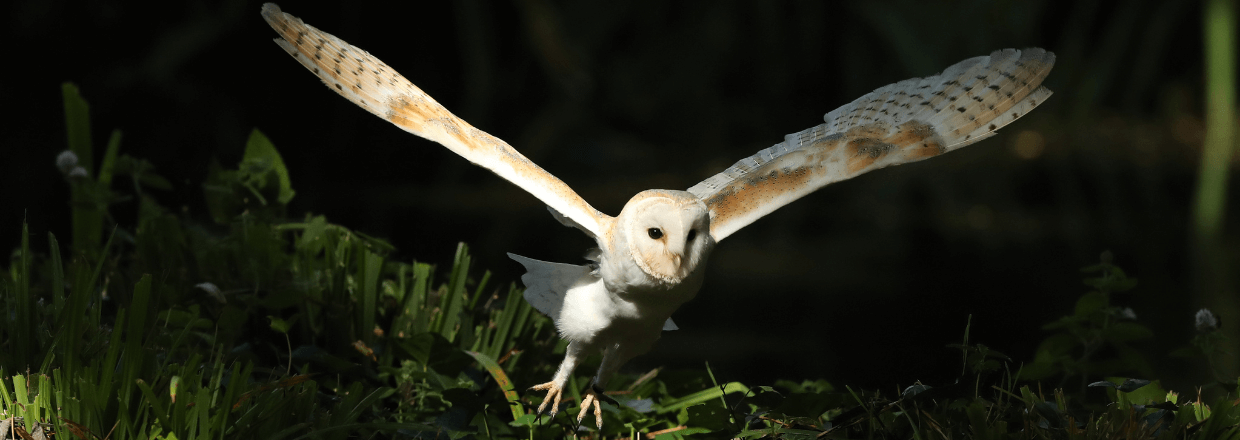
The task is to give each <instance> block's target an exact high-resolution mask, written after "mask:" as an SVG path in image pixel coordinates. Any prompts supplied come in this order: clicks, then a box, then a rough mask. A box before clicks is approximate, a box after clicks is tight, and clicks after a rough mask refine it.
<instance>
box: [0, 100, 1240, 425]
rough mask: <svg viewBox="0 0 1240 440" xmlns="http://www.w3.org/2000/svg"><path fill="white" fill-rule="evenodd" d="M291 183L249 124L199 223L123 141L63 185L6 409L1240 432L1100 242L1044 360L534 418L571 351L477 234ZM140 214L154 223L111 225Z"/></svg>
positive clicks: (664, 385)
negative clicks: (443, 248)
mask: <svg viewBox="0 0 1240 440" xmlns="http://www.w3.org/2000/svg"><path fill="white" fill-rule="evenodd" d="M64 91H65V103H66V116H67V117H68V118H69V121H68V125H69V126H70V130H69V132H70V146H71V149H72V150H73V151H75V152H76V153H78V156H79V158H82V157H85V158H89V157H90V151H89V146H90V142H89V139H86V138H84V137H83V135H82V134H81V133H83V130H86V129H84V128H82V127H88V126H89V121H88V120H87V118H88V115H87V111H86V109H87V105H86V103H85V102H84V101H82V99H81V97H80V96H79V95H78V93H77V90H76V88H74V87H73V86H71V85H66V86H65V88H64ZM74 127H77V128H74ZM85 132H86V133H88V132H89V131H88V130H86V131H85ZM82 163H86V164H90V163H91V162H89V161H82ZM92 171H94V170H92ZM123 176H128V177H129V179H128V181H129V182H130V183H129V184H128V185H113V184H114V183H117V182H119V180H116V181H114V178H115V177H123ZM291 181H292V180H291V179H290V176H289V173H288V170H287V169H285V167H284V164H283V160H282V159H281V158H280V155H279V152H278V151H277V150H276V148H275V146H274V144H273V143H272V142H271V141H270V140H268V139H267V138H266V137H265V136H263V135H262V134H261V133H259V132H258V131H255V132H254V133H253V134H252V135H251V136H250V138H249V140H248V142H247V146H246V152H245V154H244V157H243V159H242V162H241V163H240V164H238V165H237V166H236V167H235V168H225V167H223V166H220V165H218V164H212V165H211V166H210V175H209V177H208V178H207V180H206V182H205V183H204V184H203V196H204V198H205V199H206V200H207V205H208V206H209V208H210V216H209V218H206V219H198V218H193V217H190V216H187V215H185V214H180V213H176V212H174V211H171V210H168V209H166V208H165V207H163V206H161V205H160V204H159V203H158V202H157V201H156V200H155V198H153V197H152V196H151V191H158V190H161V189H166V188H170V186H171V185H170V184H169V183H168V181H167V180H166V179H163V178H162V177H160V176H159V175H158V174H157V173H156V172H155V168H154V166H153V165H152V164H150V163H148V162H146V161H143V160H140V159H136V158H133V157H130V156H128V155H124V154H121V153H120V136H119V134H114V135H113V136H112V138H111V141H110V142H109V143H108V147H107V152H106V153H105V159H104V161H103V165H102V166H101V169H100V170H98V172H93V173H90V174H89V175H88V176H87V177H85V178H74V179H68V180H67V182H68V184H70V185H72V186H73V195H72V197H73V204H72V206H73V222H72V227H73V231H72V234H73V242H72V244H71V245H69V246H64V245H62V244H61V243H60V241H59V240H58V239H57V237H56V236H55V235H54V234H51V233H49V234H48V236H47V237H46V241H45V242H46V247H43V246H42V243H44V240H43V238H42V237H33V236H31V235H30V234H29V231H28V229H26V228H23V230H22V231H21V233H22V241H21V248H20V249H19V250H17V251H16V252H15V253H14V258H12V259H11V260H10V265H9V266H8V267H7V270H5V271H4V275H3V276H2V277H0V317H3V319H0V353H3V355H0V419H3V420H4V421H5V422H6V423H11V424H12V426H14V427H15V428H14V429H17V430H19V431H25V432H27V433H34V432H36V431H39V430H42V431H43V432H45V433H46V432H50V433H54V434H55V435H56V436H57V437H58V438H83V439H85V438H92V439H96V438H97V439H102V438H168V439H171V438H176V439H225V438H227V439H236V438H256V439H300V438H314V439H334V438H341V439H343V438H526V439H532V438H547V439H551V438H565V437H571V436H574V435H580V436H585V437H590V438H637V437H640V438H661V439H666V438H685V437H689V438H760V437H778V438H788V439H809V438H914V439H940V438H978V439H1005V438H1056V439H1057V438H1072V439H1092V438H1114V437H1125V438H1201V439H1207V438H1208V439H1215V438H1231V439H1240V428H1238V427H1237V424H1238V423H1240V409H1237V408H1236V401H1235V399H1236V396H1237V392H1238V390H1237V389H1236V383H1235V378H1231V377H1224V376H1222V375H1220V377H1218V378H1217V379H1218V380H1217V381H1216V382H1214V383H1211V384H1206V385H1207V387H1206V389H1205V395H1206V396H1208V397H1200V396H1190V395H1188V394H1185V395H1179V394H1176V393H1173V392H1169V391H1167V390H1164V389H1163V388H1162V386H1161V384H1160V383H1159V382H1158V381H1141V380H1130V379H1132V378H1133V377H1139V378H1150V376H1151V375H1152V374H1153V372H1152V371H1150V369H1149V368H1148V367H1147V366H1146V363H1145V361H1144V357H1143V356H1144V354H1143V352H1142V351H1141V350H1139V349H1138V347H1139V345H1140V343H1141V341H1142V340H1145V339H1148V338H1150V336H1151V334H1150V331H1149V330H1148V329H1146V328H1145V327H1143V326H1141V325H1140V324H1139V321H1137V320H1135V319H1134V318H1132V317H1131V316H1130V314H1129V313H1128V311H1126V310H1124V309H1121V308H1119V307H1116V306H1114V305H1112V301H1111V298H1112V296H1113V295H1116V294H1121V293H1123V294H1130V293H1124V292H1129V291H1135V290H1139V289H1137V284H1136V280H1135V279H1133V278H1130V277H1128V276H1127V275H1126V274H1125V273H1124V272H1123V271H1122V270H1121V269H1120V268H1119V267H1116V266H1115V265H1113V264H1111V262H1110V261H1109V257H1107V256H1104V257H1103V261H1102V262H1101V263H1100V264H1098V265H1095V266H1091V267H1088V268H1086V269H1085V272H1086V274H1087V275H1086V279H1085V282H1086V284H1087V285H1088V286H1089V287H1090V290H1089V291H1087V292H1085V293H1084V294H1083V295H1082V296H1081V298H1080V300H1079V301H1078V302H1077V304H1076V307H1075V308H1074V310H1072V311H1071V312H1070V313H1069V314H1067V315H1066V316H1064V317H1063V318H1061V319H1060V320H1057V321H1055V322H1052V323H1050V324H1047V326H1046V327H1045V329H1046V330H1047V331H1048V336H1047V338H1046V339H1045V341H1043V343H1042V344H1041V346H1040V347H1039V348H1038V350H1037V352H1036V353H1034V354H1033V355H1032V356H1029V357H1028V358H1031V359H1032V361H1030V362H1027V363H1022V362H1019V361H1016V360H1013V359H1012V358H1010V357H1008V356H1007V355H1005V354H1003V353H999V352H997V351H995V350H993V349H990V348H988V347H986V346H985V345H982V344H980V343H977V342H976V341H977V340H978V339H979V338H978V337H977V336H976V335H971V334H970V333H973V332H974V330H973V329H972V328H971V326H969V325H966V328H965V332H964V336H963V338H962V340H961V342H960V343H959V344H954V345H952V346H950V347H949V348H946V349H954V350H959V351H960V353H961V374H960V377H959V379H958V380H957V381H956V382H955V383H953V384H944V385H936V386H928V385H923V384H914V385H912V386H893V387H891V388H890V389H891V390H894V391H886V392H884V391H876V390H859V389H852V388H849V387H845V388H844V389H837V388H835V387H833V386H832V385H831V384H830V383H828V382H826V381H821V380H819V381H803V382H794V381H777V382H776V383H774V384H770V385H758V384H744V383H740V382H726V381H723V382H721V381H719V380H717V378H716V377H715V376H714V375H713V373H712V372H711V371H710V369H709V366H708V365H706V366H704V368H702V369H698V370H691V371H670V370H654V371H651V372H649V373H646V374H643V375H631V374H630V375H625V374H621V375H618V377H616V378H615V379H614V381H613V382H612V384H611V385H612V391H611V394H612V397H614V398H615V399H616V400H617V401H619V402H620V403H621V405H612V404H609V403H605V404H604V405H603V408H604V409H603V412H604V419H605V422H604V429H603V431H602V432H601V433H598V432H595V431H594V430H593V428H592V427H581V426H578V425H576V423H575V418H574V417H571V416H575V415H576V413H577V408H574V406H575V405H576V402H575V401H574V402H570V403H567V404H566V405H567V406H568V407H567V408H565V409H564V410H562V411H561V412H560V415H558V416H556V417H555V418H549V417H538V416H537V415H536V414H534V413H533V411H532V408H534V407H536V406H537V404H538V403H539V399H540V398H541V396H540V394H541V393H527V392H525V391H524V390H523V388H524V387H526V386H528V385H530V384H534V383H540V382H542V381H544V380H545V379H546V378H547V377H549V376H550V375H551V374H552V372H553V371H554V368H555V367H556V364H557V362H558V361H559V358H560V356H562V355H563V351H564V347H565V344H564V343H563V342H562V341H560V340H559V338H558V337H557V335H556V333H555V329H554V326H553V325H552V324H551V323H550V321H549V320H548V319H547V318H546V317H544V316H542V315H540V314H538V313H536V312H535V311H534V310H533V309H532V308H531V307H530V306H529V305H528V304H527V303H526V302H525V301H524V300H523V299H522V298H521V295H520V293H521V292H520V290H519V289H518V288H517V287H516V286H515V285H514V284H512V283H508V284H499V283H493V282H492V281H491V277H490V274H489V273H487V272H485V271H480V270H479V269H477V268H474V267H472V264H471V258H470V256H469V252H468V249H467V247H466V246H465V245H463V244H462V245H460V246H459V247H458V248H457V250H456V254H455V257H454V258H453V260H452V261H451V262H450V264H444V265H442V266H436V265H434V264H430V263H425V262H418V261H402V260H400V259H398V258H395V257H394V256H393V255H394V254H395V252H394V251H395V249H394V248H393V247H392V246H391V245H390V244H388V243H386V242H385V241H383V240H380V239H376V238H373V237H369V236H367V235H364V234H362V233H359V232H356V231H351V230H349V229H348V228H346V227H344V226H341V225H336V224H332V223H329V222H328V221H327V219H325V218H323V217H322V216H313V215H307V216H304V217H302V218H300V219H290V218H289V216H288V214H287V212H286V211H287V210H286V206H287V203H288V202H289V201H290V200H291V199H292V198H293V197H294V195H295V192H294V191H293V189H292V186H291V185H292V184H291ZM114 186H115V187H121V188H126V189H127V190H126V191H128V192H127V193H126V194H121V192H120V190H118V189H115V188H114ZM123 200H131V201H134V202H135V203H127V204H120V203H117V202H119V201H123ZM135 207H136V209H137V212H138V216H137V219H138V220H137V224H135V225H117V224H114V223H112V220H111V219H112V216H111V215H110V213H111V211H112V210H116V209H134V208H135ZM479 272H481V274H479ZM1228 346H1229V345H1228V343H1227V341H1226V339H1223V338H1222V336H1221V335H1220V334H1218V333H1217V329H1209V328H1207V329H1203V330H1202V333H1201V334H1200V335H1199V336H1198V338H1197V339H1195V340H1194V341H1191V343H1188V342H1186V345H1185V347H1184V348H1183V349H1182V350H1180V352H1179V353H1180V354H1182V355H1185V356H1190V357H1195V358H1197V359H1201V360H1202V362H1210V361H1211V360H1214V359H1219V358H1221V357H1226V356H1234V354H1231V353H1230V352H1228V351H1227V350H1226V349H1225V347H1228ZM597 362H598V359H597V358H593V359H590V360H588V361H587V364H589V363H597ZM580 370H581V371H585V372H589V371H592V368H591V366H590V365H586V366H584V368H581V369H580ZM587 380H588V377H586V376H576V377H573V378H572V379H571V381H570V390H569V396H570V397H571V398H573V399H574V400H576V399H579V396H577V395H576V394H577V392H578V391H577V390H580V389H581V388H582V386H583V385H584V384H585V383H587ZM1034 380H1037V381H1034ZM1044 384H1045V385H1044ZM1044 386H1045V388H1044ZM1103 391H1105V394H1106V398H1105V399H1104V400H1098V398H1097V396H1099V395H1101V394H1102V393H1103ZM1089 393H1092V394H1089ZM1090 395H1092V396H1094V397H1093V398H1092V399H1091V398H1089V396H1090ZM0 427H3V426H0ZM6 435H7V434H3V433H0V439H3V438H8V437H5V436H6Z"/></svg>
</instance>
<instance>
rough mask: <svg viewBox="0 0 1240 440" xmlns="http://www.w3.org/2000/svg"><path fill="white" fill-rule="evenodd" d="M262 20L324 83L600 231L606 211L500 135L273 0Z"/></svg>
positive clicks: (596, 231) (593, 231) (585, 227)
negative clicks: (460, 115)
mask: <svg viewBox="0 0 1240 440" xmlns="http://www.w3.org/2000/svg"><path fill="white" fill-rule="evenodd" d="M263 18H264V19H266V20H267V24H269V25H271V27H272V29H275V30H276V32H278V33H279V34H280V36H281V37H283V38H282V39H276V40H275V41H276V43H277V44H279V45H280V47H283V48H284V50H286V51H288V53H289V54H290V55H292V56H293V57H294V58H296V59H297V61H299V62H301V64H302V65H303V66H306V68H307V69H310V71H311V72H314V74H315V75H318V77H319V78H320V79H322V80H323V83H325V84H327V86H328V88H330V89H332V90H334V91H336V93H339V94H340V95H341V96H344V97H345V98H346V99H348V100H349V101H352V102H353V103H354V104H357V105H359V106H361V107H362V108H364V109H366V111H369V112H371V113H374V114H375V115H376V116H379V117H380V118H383V119H386V120H388V121H389V122H391V123H393V124H396V126H398V127H400V128H402V129H404V130H405V131H408V132H410V133H413V134H416V135H418V136H421V137H423V138H426V139H429V140H432V141H435V142H438V143H440V144H442V145H443V146H445V147H448V149H449V150H452V151H453V152H454V153H456V154H459V155H461V157H464V158H465V159H468V160H469V161H470V162H473V163H474V164H477V165H479V166H482V167H484V168H486V169H489V170H491V171H492V172H494V173H495V174H498V175H499V176H500V177H503V178H505V179H507V180H508V181H510V182H512V183H514V184H516V185H517V186H519V187H521V188H522V189H524V190H526V191H528V192H529V193H530V194H533V195H534V197H537V198H538V199H539V200H541V201H542V202H543V203H546V204H547V206H550V207H551V208H553V209H555V210H556V211H558V212H560V213H561V214H563V215H564V216H566V217H568V218H570V219H572V220H573V221H575V222H577V223H578V224H580V225H581V226H582V227H583V228H584V229H586V230H588V232H592V233H593V234H594V235H595V237H597V236H599V235H600V231H599V224H600V223H601V222H602V220H603V219H606V218H609V217H608V216H606V215H604V214H602V213H600V212H598V210H595V209H594V208H593V207H591V206H590V204H589V203H586V201H585V200H584V199H582V198H581V196H579V195H577V193H576V192H574V191H573V190H572V188H569V186H568V185H567V184H565V183H564V182H563V181H561V180H560V179H558V178H556V177H555V176H553V175H551V173H548V172H546V171H544V170H543V169H542V168H540V167H539V166H538V165H535V164H534V163H533V162H531V161H530V160H529V159H526V158H525V156H523V155H521V153H520V152H518V151H517V150H515V149H513V148H512V147H511V146H509V145H508V144H507V143H505V142H504V141H502V140H500V139H499V138H496V137H494V136H491V135H489V134H487V133H485V132H483V131H482V130H479V129H477V128H474V127H473V126H471V125H469V123H467V122H465V121H463V120H461V119H460V118H458V117H456V116H455V115H453V114H452V113H451V112H449V111H448V109H446V108H444V107H443V106H442V105H440V104H439V103H438V102H435V100H434V99H432V98H431V97H430V96H428V95H427V94H426V93H425V92H423V91H422V90H421V89H418V87H417V86H415V85H413V83H411V82H409V80H407V79H405V77H403V76H401V75H400V74H399V73H397V72H396V71H395V70H392V68H391V67H388V65H387V64H384V63H383V61H380V60H379V59H378V58H375V57H373V56H371V55H370V54H369V53H367V52H366V51H364V50H362V49H359V48H357V47H355V46H352V45H350V44H349V43H346V42H345V41H344V40H341V39H339V38H336V37H335V36H332V35H331V34H328V33H326V32H323V31H320V30H318V29H315V28H314V27H313V26H310V25H308V24H305V23H304V22H302V21H301V19H299V18H297V17H294V16H292V15H289V14H287V13H284V12H282V11H280V7H279V6H276V5H275V4H273V3H267V4H264V5H263Z"/></svg>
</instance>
